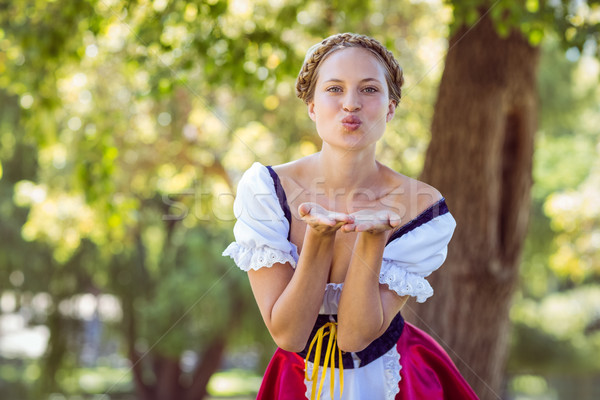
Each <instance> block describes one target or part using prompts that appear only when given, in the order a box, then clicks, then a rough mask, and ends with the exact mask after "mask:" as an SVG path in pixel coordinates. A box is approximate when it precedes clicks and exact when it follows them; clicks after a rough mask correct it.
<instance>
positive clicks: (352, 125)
mask: <svg viewBox="0 0 600 400" xmlns="http://www.w3.org/2000/svg"><path fill="white" fill-rule="evenodd" d="M341 122H342V125H343V126H344V128H346V129H347V130H349V131H354V130H356V129H358V128H359V127H360V125H361V124H362V121H361V120H360V118H358V117H357V116H355V115H348V116H347V117H344V118H343V119H342V121H341Z"/></svg>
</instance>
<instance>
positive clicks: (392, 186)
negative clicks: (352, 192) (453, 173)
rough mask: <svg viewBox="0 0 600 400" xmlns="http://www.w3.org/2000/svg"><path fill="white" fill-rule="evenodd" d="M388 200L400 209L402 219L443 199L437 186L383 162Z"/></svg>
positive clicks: (418, 212) (409, 217) (410, 217)
mask: <svg viewBox="0 0 600 400" xmlns="http://www.w3.org/2000/svg"><path fill="white" fill-rule="evenodd" d="M381 167H382V174H383V175H384V184H385V186H386V188H387V190H388V191H389V194H388V195H387V196H386V197H387V198H388V201H390V202H391V203H392V204H395V206H396V207H397V208H398V209H399V210H400V211H403V212H402V213H401V214H404V215H401V217H402V219H403V220H406V218H408V219H412V218H414V217H415V216H417V215H419V214H420V213H422V212H423V211H425V210H427V209H428V208H430V207H431V206H432V205H434V204H436V203H438V202H439V201H440V200H442V199H443V196H442V194H441V193H440V191H439V190H437V189H436V188H435V187H433V186H431V185H429V184H428V183H426V182H423V181H420V180H418V179H415V178H411V177H409V176H406V175H404V174H401V173H399V172H397V171H395V170H393V169H392V168H390V167H388V166H385V165H383V164H381Z"/></svg>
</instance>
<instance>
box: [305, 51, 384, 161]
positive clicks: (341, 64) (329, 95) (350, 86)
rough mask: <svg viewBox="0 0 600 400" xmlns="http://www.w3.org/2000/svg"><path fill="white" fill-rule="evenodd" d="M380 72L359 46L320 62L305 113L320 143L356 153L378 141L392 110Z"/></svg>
mask: <svg viewBox="0 0 600 400" xmlns="http://www.w3.org/2000/svg"><path fill="white" fill-rule="evenodd" d="M384 71H385V69H384V67H383V65H381V64H380V63H379V61H378V60H377V58H376V57H375V56H374V55H373V54H372V53H371V52H370V51H368V50H366V49H363V48H360V47H349V48H345V49H341V50H337V51H335V52H333V53H331V54H330V55H329V56H328V57H327V58H326V59H325V60H324V61H323V63H322V64H321V66H320V68H319V71H318V78H317V83H316V85H315V94H314V97H313V100H312V101H311V102H309V103H308V114H309V116H310V118H311V119H312V120H313V121H315V123H316V126H317V132H318V133H319V136H320V137H321V139H323V141H324V142H326V143H327V144H329V145H331V146H334V147H343V148H345V149H347V150H360V149H363V148H365V147H368V146H370V145H374V144H375V143H376V142H377V140H379V138H381V136H382V135H383V132H384V131H385V126H386V123H387V122H388V121H390V120H391V119H392V117H393V116H394V111H395V101H394V100H391V99H390V98H389V93H388V87H387V83H386V80H385V73H384Z"/></svg>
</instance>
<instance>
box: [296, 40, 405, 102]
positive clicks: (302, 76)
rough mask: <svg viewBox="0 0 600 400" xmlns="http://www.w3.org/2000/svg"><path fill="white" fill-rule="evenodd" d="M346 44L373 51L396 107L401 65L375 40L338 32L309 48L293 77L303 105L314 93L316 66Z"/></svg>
mask: <svg viewBox="0 0 600 400" xmlns="http://www.w3.org/2000/svg"><path fill="white" fill-rule="evenodd" d="M347 47H360V48H364V49H366V50H368V51H370V52H371V53H373V55H374V56H375V57H376V58H377V60H378V61H379V62H380V63H381V65H383V67H384V70H385V80H386V82H387V86H388V91H389V96H390V99H392V100H395V101H396V106H398V103H400V97H402V84H403V83H404V78H403V76H402V67H400V65H399V64H398V61H396V59H395V58H394V55H393V54H392V52H391V51H389V50H388V49H386V48H385V46H383V45H382V44H381V43H379V42H378V41H377V40H375V39H373V38H371V37H369V36H365V35H359V34H356V33H338V34H336V35H333V36H330V37H328V38H327V39H325V40H323V41H322V42H320V43H317V44H316V45H314V46H312V47H311V48H310V49H309V50H308V52H307V54H306V58H305V59H304V64H302V68H301V69H300V73H299V74H298V79H297V80H296V96H298V97H299V98H300V99H301V100H303V101H304V102H305V103H306V104H308V103H309V102H311V101H312V99H313V96H314V94H315V84H316V82H317V76H318V72H319V66H320V65H321V63H322V62H323V60H324V59H325V58H327V56H329V55H330V54H331V53H333V52H334V51H337V50H340V49H344V48H347Z"/></svg>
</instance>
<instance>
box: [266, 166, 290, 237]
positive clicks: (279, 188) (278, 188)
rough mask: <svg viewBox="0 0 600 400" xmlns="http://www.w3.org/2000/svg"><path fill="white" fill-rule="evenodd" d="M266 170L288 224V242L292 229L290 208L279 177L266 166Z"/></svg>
mask: <svg viewBox="0 0 600 400" xmlns="http://www.w3.org/2000/svg"><path fill="white" fill-rule="evenodd" d="M267 169H268V170H269V174H271V178H272V179H273V184H274V186H275V194H277V199H279V205H280V206H281V209H282V210H283V214H284V215H285V219H287V220H288V224H289V226H290V229H288V240H290V231H291V227H292V213H291V212H290V206H289V205H288V202H287V196H286V195H285V191H284V190H283V186H281V181H280V180H279V175H277V172H275V170H274V169H273V168H272V167H271V166H270V165H267Z"/></svg>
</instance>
